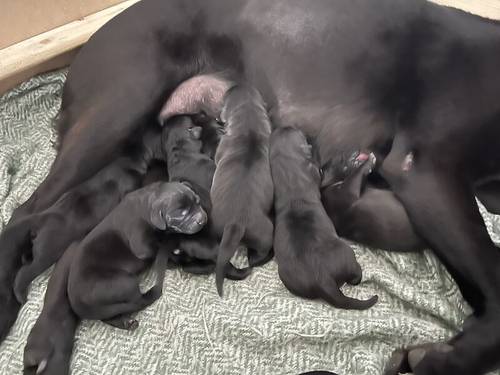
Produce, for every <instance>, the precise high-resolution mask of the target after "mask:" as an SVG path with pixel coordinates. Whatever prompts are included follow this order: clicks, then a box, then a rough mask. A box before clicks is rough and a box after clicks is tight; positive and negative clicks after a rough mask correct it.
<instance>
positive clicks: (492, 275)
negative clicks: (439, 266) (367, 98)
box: [381, 134, 500, 375]
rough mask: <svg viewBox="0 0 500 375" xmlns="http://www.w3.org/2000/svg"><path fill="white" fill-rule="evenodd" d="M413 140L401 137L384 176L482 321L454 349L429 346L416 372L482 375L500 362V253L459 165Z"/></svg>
mask: <svg viewBox="0 0 500 375" xmlns="http://www.w3.org/2000/svg"><path fill="white" fill-rule="evenodd" d="M411 139H412V137H411V136H409V135H403V134H398V136H397V137H396V140H395V142H394V146H393V149H392V151H391V153H390V154H389V155H388V157H387V158H386V159H385V161H384V164H383V165H382V169H381V171H382V173H383V175H384V177H385V178H386V179H387V181H388V182H389V183H390V184H391V187H392V188H393V191H394V192H395V193H396V195H397V196H398V198H399V199H400V200H401V202H402V203H403V205H404V207H405V209H406V210H407V212H408V215H409V216H410V219H411V221H412V223H413V224H414V226H415V229H416V230H417V232H418V233H419V234H420V235H421V236H422V237H423V238H424V239H425V240H427V241H428V243H429V245H430V247H431V248H432V249H433V250H434V252H435V253H436V255H437V256H438V257H439V258H440V259H441V261H442V262H443V263H444V264H445V265H446V267H447V269H448V270H449V271H450V273H451V274H452V276H453V277H454V278H455V280H456V281H457V283H458V285H459V287H460V289H461V291H462V293H463V295H464V297H465V299H466V300H467V301H468V302H469V303H470V304H471V305H472V307H473V308H474V313H475V315H476V316H477V317H478V319H477V320H476V322H475V323H474V324H473V325H471V326H470V327H468V328H467V331H466V332H465V333H464V334H463V335H459V336H457V338H456V339H454V340H452V341H451V342H450V344H451V346H452V350H450V351H445V352H442V351H441V352H440V351H438V350H434V349H432V348H433V347H432V346H430V347H428V348H429V349H422V350H420V351H419V352H417V355H413V357H418V358H417V359H416V360H415V358H413V361H412V362H413V365H414V366H415V368H414V369H413V370H414V371H415V373H416V374H417V375H430V374H436V375H437V374H440V375H441V374H442V375H444V374H451V373H456V374H463V375H477V374H481V373H483V372H485V371H487V370H489V369H492V368H494V367H495V366H498V364H499V360H500V358H499V357H498V355H496V354H493V353H499V352H500V314H498V312H499V310H500V291H499V290H498V285H499V284H500V252H499V251H498V249H497V248H496V247H495V245H494V244H493V242H492V241H491V239H490V237H489V235H488V232H487V230H486V227H485V225H484V222H483V219H482V217H481V215H480V213H479V210H478V207H477V204H476V202H475V200H474V195H473V191H472V187H470V185H469V184H468V181H467V180H466V179H464V178H462V177H461V174H460V171H458V170H456V169H455V168H454V166H452V165H446V162H445V161H443V162H441V161H440V159H439V156H440V155H442V149H440V150H434V151H435V152H434V154H433V150H429V149H425V150H424V149H418V148H415V147H410V146H409V145H410V142H411V141H410V140H411ZM442 159H446V158H442ZM481 338H483V339H481ZM414 353H415V352H414Z"/></svg>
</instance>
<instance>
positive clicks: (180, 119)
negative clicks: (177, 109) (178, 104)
mask: <svg viewBox="0 0 500 375" xmlns="http://www.w3.org/2000/svg"><path fill="white" fill-rule="evenodd" d="M201 135H202V128H201V127H200V126H196V124H195V123H194V122H193V120H192V119H191V117H190V116H175V117H172V118H171V119H169V120H168V121H167V123H166V125H165V127H164V128H163V132H162V147H163V151H164V152H166V153H167V154H168V153H169V152H172V150H173V148H185V147H186V146H188V145H190V146H193V147H196V148H200V149H201Z"/></svg>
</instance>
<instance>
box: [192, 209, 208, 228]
mask: <svg viewBox="0 0 500 375" xmlns="http://www.w3.org/2000/svg"><path fill="white" fill-rule="evenodd" d="M194 220H195V221H196V223H197V224H198V225H205V224H206V223H207V214H206V212H205V211H200V212H199V213H198V214H197V215H196V217H195V219H194Z"/></svg>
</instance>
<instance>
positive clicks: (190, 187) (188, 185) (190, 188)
mask: <svg viewBox="0 0 500 375" xmlns="http://www.w3.org/2000/svg"><path fill="white" fill-rule="evenodd" d="M181 183H183V184H184V185H186V187H187V188H188V189H189V190H191V193H193V196H194V201H195V203H196V204H199V203H200V196H199V195H198V194H197V193H196V191H195V190H194V187H193V185H191V183H190V182H189V181H181Z"/></svg>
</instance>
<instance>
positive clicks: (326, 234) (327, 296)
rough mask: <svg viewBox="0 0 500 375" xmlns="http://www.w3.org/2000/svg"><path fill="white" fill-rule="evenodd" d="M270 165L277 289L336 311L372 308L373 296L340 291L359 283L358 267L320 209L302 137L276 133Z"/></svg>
mask: <svg viewBox="0 0 500 375" xmlns="http://www.w3.org/2000/svg"><path fill="white" fill-rule="evenodd" d="M270 161H271V174H272V178H273V182H274V189H275V192H276V194H275V201H274V211H275V215H276V218H275V230H274V244H273V247H274V253H275V255H276V261H277V263H278V273H279V276H280V279H281V281H283V284H285V286H286V287H287V288H288V289H289V290H290V291H291V292H292V293H294V294H296V295H298V296H300V297H304V298H311V299H316V298H320V299H323V300H325V301H326V302H328V303H330V304H331V305H333V306H336V307H340V308H345V309H358V310H363V309H367V308H370V307H371V306H373V305H374V304H375V303H376V302H377V299H378V298H377V296H373V297H371V298H370V299H368V300H366V301H361V300H357V299H354V298H350V297H347V296H345V295H344V294H343V293H342V292H341V291H340V287H341V286H342V285H343V284H344V283H346V282H347V283H350V284H358V283H359V282H361V267H360V265H359V263H358V262H357V261H356V257H355V255H354V252H353V251H352V249H351V248H350V247H349V245H347V243H345V242H344V241H343V240H341V239H340V238H339V237H338V236H337V234H336V232H335V228H334V227H333V224H332V222H331V221H330V219H329V218H328V215H327V213H326V212H325V210H324V208H323V205H322V203H321V197H320V184H321V178H320V173H319V167H317V166H316V164H315V162H314V160H313V159H312V154H311V152H310V146H309V144H308V143H307V140H306V138H305V136H304V135H303V133H302V132H301V131H300V130H297V129H294V128H289V127H287V128H278V129H276V130H275V131H274V132H273V135H272V136H271V150H270Z"/></svg>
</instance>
